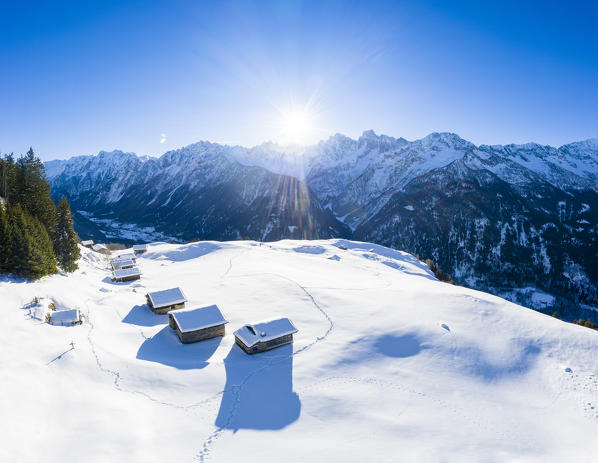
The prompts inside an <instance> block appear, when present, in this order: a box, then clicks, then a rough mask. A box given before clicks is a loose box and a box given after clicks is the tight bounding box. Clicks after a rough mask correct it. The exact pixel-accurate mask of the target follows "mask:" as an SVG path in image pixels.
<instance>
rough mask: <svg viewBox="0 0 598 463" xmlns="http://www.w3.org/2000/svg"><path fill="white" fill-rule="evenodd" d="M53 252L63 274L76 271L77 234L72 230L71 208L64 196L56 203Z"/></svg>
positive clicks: (77, 254) (79, 254)
mask: <svg viewBox="0 0 598 463" xmlns="http://www.w3.org/2000/svg"><path fill="white" fill-rule="evenodd" d="M54 250H55V252H56V258H57V259H58V265H60V267H61V268H62V269H63V270H64V271H65V272H74V271H75V270H77V268H78V265H77V260H78V259H79V257H81V252H80V251H79V246H78V239H77V234H76V233H75V230H74V229H73V216H72V214H71V208H70V206H69V203H68V201H67V200H66V198H65V197H64V196H63V197H62V199H61V200H60V203H58V211H57V220H56V239H55V244H54Z"/></svg>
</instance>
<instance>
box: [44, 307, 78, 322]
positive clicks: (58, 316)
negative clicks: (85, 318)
mask: <svg viewBox="0 0 598 463" xmlns="http://www.w3.org/2000/svg"><path fill="white" fill-rule="evenodd" d="M46 321H47V322H48V323H49V324H50V325H61V326H70V325H80V324H81V312H79V309H71V310H56V311H55V312H49V313H48V314H47V315H46Z"/></svg>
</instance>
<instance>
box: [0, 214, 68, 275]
mask: <svg viewBox="0 0 598 463" xmlns="http://www.w3.org/2000/svg"><path fill="white" fill-rule="evenodd" d="M7 212H8V214H7V215H8V233H7V235H8V237H9V241H8V254H7V257H8V258H7V263H6V271H8V272H11V273H14V274H16V275H21V276H24V277H27V278H32V279H36V278H41V277H43V276H45V275H49V274H52V273H56V272H57V268H56V257H55V256H54V251H53V249H52V242H51V240H50V237H49V236H48V232H47V231H46V229H45V227H44V226H43V225H42V224H41V222H40V221H39V220H38V219H37V218H36V217H33V216H31V215H30V214H28V213H27V212H26V211H23V209H22V208H21V206H20V205H19V204H16V205H15V206H11V207H9V209H8V211H7Z"/></svg>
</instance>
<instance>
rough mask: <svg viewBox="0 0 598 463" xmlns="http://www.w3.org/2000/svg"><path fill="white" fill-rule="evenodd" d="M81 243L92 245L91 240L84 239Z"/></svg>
mask: <svg viewBox="0 0 598 463" xmlns="http://www.w3.org/2000/svg"><path fill="white" fill-rule="evenodd" d="M81 244H82V245H83V246H92V245H93V240H85V241H81Z"/></svg>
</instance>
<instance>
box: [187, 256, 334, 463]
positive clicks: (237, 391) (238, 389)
mask: <svg viewBox="0 0 598 463" xmlns="http://www.w3.org/2000/svg"><path fill="white" fill-rule="evenodd" d="M240 254H241V253H240ZM240 254H238V255H237V256H235V257H238V256H239V255H240ZM231 269H232V259H231V260H230V261H229V268H228V269H227V271H226V272H225V273H224V274H223V276H222V278H225V277H227V278H249V277H256V276H264V275H269V276H274V277H277V278H282V279H283V280H286V281H289V282H291V283H293V284H295V285H297V286H298V287H299V288H300V289H301V291H303V292H304V293H305V295H306V296H307V297H308V298H309V299H310V301H311V303H312V305H313V306H314V307H315V308H316V309H317V310H318V311H319V312H320V313H321V314H322V315H323V316H324V318H325V319H326V320H327V321H328V324H329V325H328V329H327V330H326V332H325V333H324V334H323V335H322V336H318V337H317V338H316V339H315V340H314V341H313V342H311V343H309V344H307V345H305V346H303V347H302V348H300V349H298V350H297V351H295V352H292V353H291V354H290V355H287V356H284V357H278V358H275V359H272V360H271V361H269V362H267V363H266V364H264V365H263V366H261V367H260V368H257V369H256V370H253V371H252V372H251V373H249V374H248V375H247V376H245V378H243V381H241V383H239V384H237V385H233V386H231V388H230V390H232V392H234V396H235V403H234V406H233V408H232V409H231V412H230V413H229V415H228V417H227V419H226V421H225V424H224V426H221V427H219V428H217V429H216V430H215V431H214V432H213V433H212V434H210V435H209V436H208V438H207V439H206V440H205V441H204V443H203V445H202V447H201V450H200V451H199V453H198V454H197V455H196V456H195V458H194V459H193V461H199V462H201V463H203V462H204V461H206V458H208V457H209V454H210V449H211V446H212V445H213V444H214V442H215V441H216V440H217V439H218V438H219V437H220V435H221V434H222V433H223V432H224V430H225V429H227V428H228V425H229V424H230V423H231V421H232V420H233V418H234V417H235V415H236V413H237V410H238V408H239V405H240V403H241V395H242V389H243V386H244V385H245V384H247V382H248V381H249V380H250V379H251V378H252V377H253V376H255V375H256V374H257V373H259V372H261V371H263V370H265V369H267V368H269V367H271V366H273V365H276V364H278V363H281V362H284V361H285V360H288V359H289V358H291V357H295V356H296V355H298V354H300V353H302V352H305V351H306V350H308V349H310V348H311V347H313V346H314V345H316V344H317V343H319V342H321V341H324V340H325V339H326V338H327V337H328V335H329V334H330V333H331V332H332V330H333V328H334V321H333V320H332V318H331V317H330V315H328V313H327V312H326V311H325V310H324V309H322V307H321V306H320V305H319V304H318V303H317V302H316V300H315V298H314V297H313V295H312V294H311V293H310V292H309V291H308V290H307V289H306V288H305V287H304V286H303V285H301V284H300V283H299V282H297V281H295V280H293V279H292V278H289V277H286V276H284V275H280V274H278V273H269V272H262V273H253V274H244V275H235V276H228V274H229V273H230V270H231ZM228 390H229V389H227V390H224V391H222V392H223V393H224V392H226V391H228Z"/></svg>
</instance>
